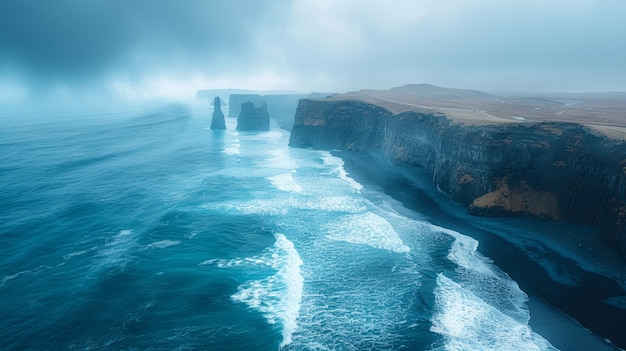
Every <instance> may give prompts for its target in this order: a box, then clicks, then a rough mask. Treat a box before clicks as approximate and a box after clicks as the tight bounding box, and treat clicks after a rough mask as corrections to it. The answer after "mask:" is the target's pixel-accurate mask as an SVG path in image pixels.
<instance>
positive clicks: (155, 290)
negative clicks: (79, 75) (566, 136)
mask: <svg viewBox="0 0 626 351" xmlns="http://www.w3.org/2000/svg"><path fill="white" fill-rule="evenodd" d="M94 110H95V111H94ZM211 112H212V109H211V108H209V107H208V104H200V103H195V104H162V105H157V104H154V105H145V106H144V105H142V106H133V107H124V108H122V107H119V108H114V107H107V108H103V109H91V110H90V109H80V108H76V109H66V110H54V111H53V110H50V111H47V112H23V111H22V110H9V111H4V112H2V114H3V115H2V123H3V127H2V128H1V129H0V184H2V185H1V186H0V311H1V314H2V317H1V319H0V326H1V328H0V349H3V350H279V349H280V350H554V349H555V348H554V347H553V346H552V345H551V344H550V343H549V342H548V341H547V340H546V339H545V338H544V337H542V336H541V335H540V334H539V333H538V332H536V331H534V330H533V329H532V328H531V327H530V325H529V321H530V313H529V308H528V301H529V300H528V296H527V294H526V293H525V292H524V291H522V290H521V289H520V287H519V286H518V284H517V283H516V282H515V281H514V280H512V279H511V278H510V277H509V276H508V275H507V274H506V273H504V272H503V271H501V270H500V269H499V268H498V267H496V266H495V265H494V264H493V262H492V260H491V259H490V258H488V257H485V256H483V255H482V254H480V253H479V252H478V251H477V247H478V241H476V240H475V239H473V238H471V237H470V236H467V235H464V233H462V232H458V231H455V230H452V229H450V228H447V227H445V226H442V225H435V224H433V223H432V222H431V221H429V220H428V219H427V216H423V215H421V214H420V213H417V212H416V213H412V214H410V215H407V214H406V211H399V210H398V204H397V203H394V201H393V200H392V199H391V198H390V197H389V196H388V195H385V194H384V193H383V192H377V191H364V189H363V185H362V184H360V183H359V182H357V181H356V180H354V179H353V178H352V177H351V176H350V174H349V173H347V172H346V169H345V167H344V161H343V160H342V159H341V158H338V157H336V156H334V155H333V154H332V153H330V152H327V151H317V150H307V149H295V148H289V147H288V141H289V132H287V131H285V130H282V129H280V128H278V127H277V126H276V125H272V128H271V130H270V131H269V132H242V131H236V130H235V125H236V120H235V119H234V118H227V126H228V129H227V130H225V131H217V130H210V129H209V126H210V122H211V121H210V115H211ZM226 114H227V113H226Z"/></svg>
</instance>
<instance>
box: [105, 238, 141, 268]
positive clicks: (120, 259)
mask: <svg viewBox="0 0 626 351" xmlns="http://www.w3.org/2000/svg"><path fill="white" fill-rule="evenodd" d="M136 245H137V238H136V235H134V232H133V231H132V230H129V229H124V230H120V232H119V233H118V234H116V235H113V236H112V237H110V238H109V239H108V240H107V242H106V243H105V244H104V245H103V246H101V247H99V248H98V251H97V257H98V260H97V261H96V266H98V267H102V266H117V267H120V268H124V266H126V263H128V261H129V260H130V259H131V258H132V257H131V256H132V249H133V248H135V247H136Z"/></svg>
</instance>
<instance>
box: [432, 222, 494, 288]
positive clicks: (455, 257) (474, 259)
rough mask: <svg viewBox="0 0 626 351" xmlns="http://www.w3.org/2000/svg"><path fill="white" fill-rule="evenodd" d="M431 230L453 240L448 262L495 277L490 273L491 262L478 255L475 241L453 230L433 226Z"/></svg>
mask: <svg viewBox="0 0 626 351" xmlns="http://www.w3.org/2000/svg"><path fill="white" fill-rule="evenodd" d="M431 229H432V230H433V231H436V232H437V231H438V232H442V233H445V234H447V235H450V236H451V237H453V238H454V242H453V243H452V247H451V248H450V252H449V253H448V259H449V260H450V261H452V262H454V263H456V264H457V265H458V266H459V267H461V268H463V269H466V270H471V271H476V272H480V273H482V274H486V275H490V276H495V273H494V272H493V271H492V267H493V266H492V265H491V260H489V259H488V258H486V257H484V256H482V255H480V254H479V253H478V251H477V250H478V241H477V240H475V239H473V238H471V237H469V236H467V235H463V234H461V233H459V232H456V231H454V230H450V229H446V228H443V227H439V226H435V225H432V226H431Z"/></svg>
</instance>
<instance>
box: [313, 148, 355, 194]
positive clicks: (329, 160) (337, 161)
mask: <svg viewBox="0 0 626 351" xmlns="http://www.w3.org/2000/svg"><path fill="white" fill-rule="evenodd" d="M322 160H323V161H324V164H325V165H327V166H331V167H332V168H333V170H332V172H335V173H337V175H338V176H339V179H341V180H343V181H344V182H346V183H348V185H350V187H351V188H352V189H354V190H355V191H361V189H363V185H362V184H361V183H359V182H357V181H356V180H354V179H352V178H350V177H348V172H346V170H345V168H344V165H345V162H344V161H343V160H342V159H341V158H339V157H335V156H333V155H331V154H330V152H328V151H326V152H324V153H323V156H322Z"/></svg>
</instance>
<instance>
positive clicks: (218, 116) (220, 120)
mask: <svg viewBox="0 0 626 351" xmlns="http://www.w3.org/2000/svg"><path fill="white" fill-rule="evenodd" d="M211 129H226V121H225V120H224V113H223V112H222V108H221V103H220V98H219V97H218V96H216V97H215V99H213V116H212V118H211Z"/></svg>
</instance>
